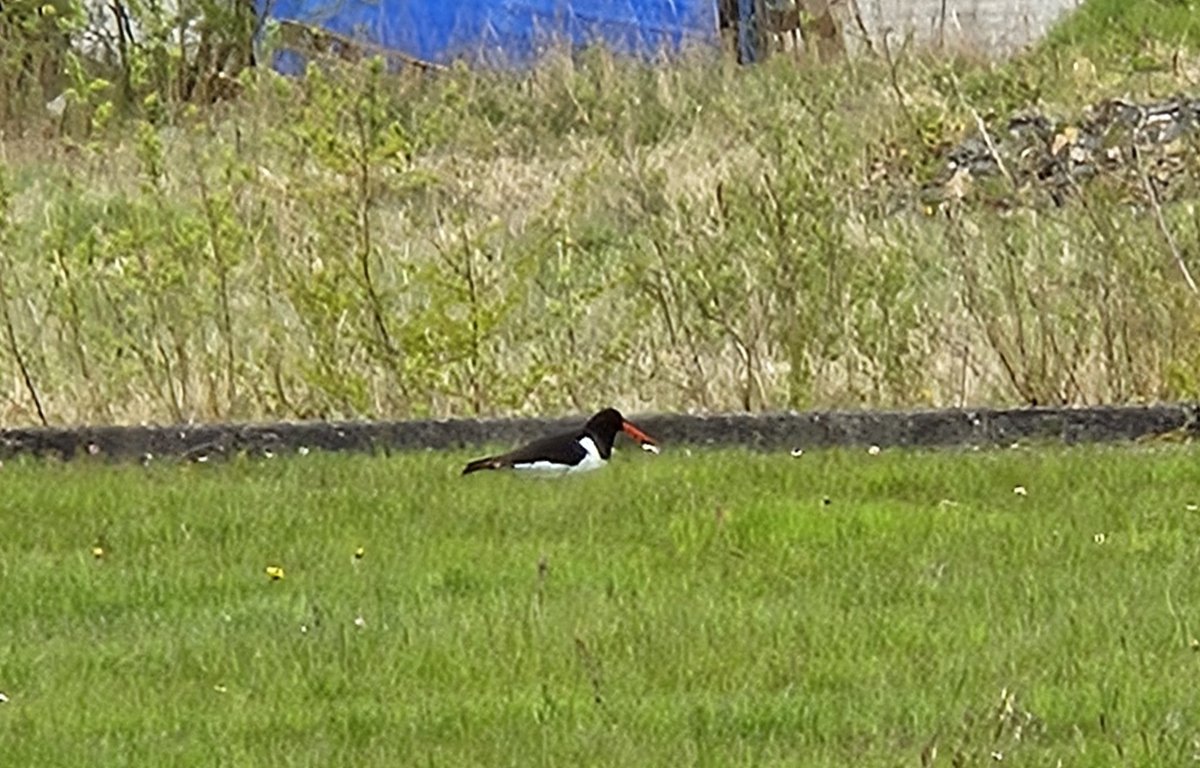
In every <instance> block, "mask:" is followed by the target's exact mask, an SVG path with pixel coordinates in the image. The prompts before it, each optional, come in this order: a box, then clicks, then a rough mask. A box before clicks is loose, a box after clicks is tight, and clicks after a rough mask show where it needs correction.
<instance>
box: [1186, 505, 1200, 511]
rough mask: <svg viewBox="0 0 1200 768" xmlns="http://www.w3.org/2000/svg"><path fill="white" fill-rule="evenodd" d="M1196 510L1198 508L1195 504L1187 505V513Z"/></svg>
mask: <svg viewBox="0 0 1200 768" xmlns="http://www.w3.org/2000/svg"><path fill="white" fill-rule="evenodd" d="M1197 509H1200V506H1198V505H1196V504H1188V505H1187V511H1188V512H1195V511H1196V510H1197Z"/></svg>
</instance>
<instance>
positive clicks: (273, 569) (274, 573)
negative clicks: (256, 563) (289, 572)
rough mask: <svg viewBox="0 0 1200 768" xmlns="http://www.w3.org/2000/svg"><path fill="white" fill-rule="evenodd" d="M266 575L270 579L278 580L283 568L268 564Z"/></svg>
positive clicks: (281, 576) (280, 577)
mask: <svg viewBox="0 0 1200 768" xmlns="http://www.w3.org/2000/svg"><path fill="white" fill-rule="evenodd" d="M267 576H269V577H270V578H271V581H279V580H280V579H282V578H283V568H281V567H279V566H278V565H268V566H267Z"/></svg>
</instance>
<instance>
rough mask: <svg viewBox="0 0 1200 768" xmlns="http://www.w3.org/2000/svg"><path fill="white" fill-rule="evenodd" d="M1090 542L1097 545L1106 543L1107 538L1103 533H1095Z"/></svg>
mask: <svg viewBox="0 0 1200 768" xmlns="http://www.w3.org/2000/svg"><path fill="white" fill-rule="evenodd" d="M1092 541H1094V542H1096V543H1097V544H1103V543H1104V542H1106V541H1108V536H1106V535H1105V534H1103V533H1097V534H1096V535H1095V536H1093V537H1092Z"/></svg>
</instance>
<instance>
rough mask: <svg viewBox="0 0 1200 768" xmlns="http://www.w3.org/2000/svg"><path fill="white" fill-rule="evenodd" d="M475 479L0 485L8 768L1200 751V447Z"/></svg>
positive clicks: (668, 459) (242, 471) (272, 476)
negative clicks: (98, 551)
mask: <svg viewBox="0 0 1200 768" xmlns="http://www.w3.org/2000/svg"><path fill="white" fill-rule="evenodd" d="M464 458H466V456H465V455H464V454H455V455H446V454H436V453H427V454H409V455H403V456H391V457H365V456H357V457H351V456H317V455H315V454H313V455H309V456H304V457H300V456H296V457H291V458H277V459H274V460H271V461H239V462H234V463H231V464H225V465H187V466H168V465H161V466H157V467H150V468H142V467H138V466H116V467H114V466H101V465H95V466H87V465H84V466H81V465H79V464H73V465H64V464H46V463H41V462H9V463H8V464H6V465H5V466H4V467H3V469H0V482H2V483H3V488H4V491H3V495H2V497H0V530H2V531H3V535H2V536H0V691H3V692H4V694H6V696H7V697H8V699H9V700H8V701H7V703H3V704H0V755H3V756H4V759H3V763H4V764H5V765H12V766H38V767H39V768H45V767H47V766H81V765H103V766H106V767H111V766H120V765H137V766H152V765H239V766H241V765H244V766H271V767H272V768H281V767H282V766H300V765H305V766H309V765H311V766H333V765H354V766H385V765H386V766H408V765H414V766H415V765H421V766H473V765H479V766H498V765H513V766H517V765H520V766H528V765H553V766H562V765H612V766H618V765H619V766H675V765H712V766H729V765H755V766H763V765H828V766H845V765H889V766H890V765H921V764H922V761H923V760H924V761H926V762H928V761H930V760H931V761H932V764H934V765H947V766H949V765H971V764H975V765H982V764H990V763H992V762H993V761H994V760H995V759H996V756H1000V757H1002V758H1003V762H1004V764H1014V763H1015V764H1018V765H1050V766H1052V765H1055V764H1061V765H1070V766H1077V765H1113V764H1134V765H1148V764H1154V765H1170V764H1179V763H1182V762H1185V761H1190V760H1191V759H1192V757H1193V754H1194V753H1195V751H1196V750H1197V746H1198V744H1200V693H1198V691H1200V688H1198V687H1197V685H1196V680H1197V679H1198V673H1200V652H1198V651H1197V650H1195V649H1194V648H1193V646H1194V644H1195V636H1196V635H1200V615H1197V611H1198V610H1200V579H1198V578H1197V576H1196V566H1197V555H1198V550H1200V512H1198V511H1196V510H1195V508H1194V507H1191V506H1190V505H1192V504H1193V503H1194V502H1195V503H1200V463H1197V455H1196V451H1195V449H1192V448H1188V447H1181V446H1170V447H1155V448H1147V447H1137V448H1131V447H1125V448H1075V449H1070V450H1065V449H1039V450H1025V449H1019V450H996V451H983V452H978V453H972V452H958V451H955V452H937V453H934V452H927V453H914V452H900V451H887V450H885V451H884V452H883V453H882V454H881V455H878V456H869V455H868V454H867V453H866V452H865V451H862V450H853V451H849V450H847V451H819V452H811V453H809V454H806V455H805V456H803V457H802V458H799V459H793V458H791V457H789V456H788V455H787V454H786V453H782V454H770V455H768V454H754V453H742V452H734V451H696V452H693V453H691V454H690V455H689V454H688V452H687V451H685V450H683V449H682V448H674V449H672V448H671V447H669V446H668V450H667V451H665V452H664V453H663V455H661V456H658V457H654V456H648V455H643V454H639V453H637V452H636V451H633V450H630V449H629V448H628V446H625V448H624V450H622V451H619V452H618V455H617V456H616V458H615V459H614V461H613V462H612V465H611V466H609V467H608V468H606V469H605V470H603V471H601V472H598V473H595V474H592V475H590V476H587V475H585V476H580V477H576V478H568V479H565V480H559V481H555V480H528V479H523V478H515V477H511V476H507V475H495V474H480V475H473V476H470V477H466V478H463V477H459V476H458V474H457V473H458V470H459V468H460V466H461V462H460V459H464ZM1017 486H1021V487H1023V488H1024V489H1026V494H1025V495H1021V494H1019V493H1014V488H1015V487H1017ZM825 497H828V503H825ZM96 544H99V545H100V546H101V547H102V549H103V554H102V556H100V557H96V556H94V554H93V546H94V545H96ZM359 547H362V548H363V556H362V557H361V559H356V558H355V551H356V549H357V548H359ZM539 564H540V565H539ZM268 566H278V567H281V568H283V569H284V573H285V575H284V578H283V579H282V580H272V579H270V578H269V577H268V576H267V574H266V568H267V567H268ZM993 753H994V754H993ZM923 755H924V757H922V756H923ZM1059 761H1061V763H1059Z"/></svg>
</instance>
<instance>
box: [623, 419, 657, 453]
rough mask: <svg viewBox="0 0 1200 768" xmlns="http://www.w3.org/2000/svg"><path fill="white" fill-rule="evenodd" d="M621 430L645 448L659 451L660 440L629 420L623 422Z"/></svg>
mask: <svg viewBox="0 0 1200 768" xmlns="http://www.w3.org/2000/svg"><path fill="white" fill-rule="evenodd" d="M621 431H622V432H624V433H625V434H627V435H629V436H630V437H631V438H633V439H634V440H636V441H637V443H638V444H639V445H641V446H642V448H644V449H645V450H648V451H653V452H655V453H658V442H657V441H656V440H655V439H654V438H653V437H650V435H647V434H646V433H645V432H643V431H642V430H640V429H638V428H637V427H636V426H634V425H633V424H631V423H629V422H628V421H623V422H621Z"/></svg>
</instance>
